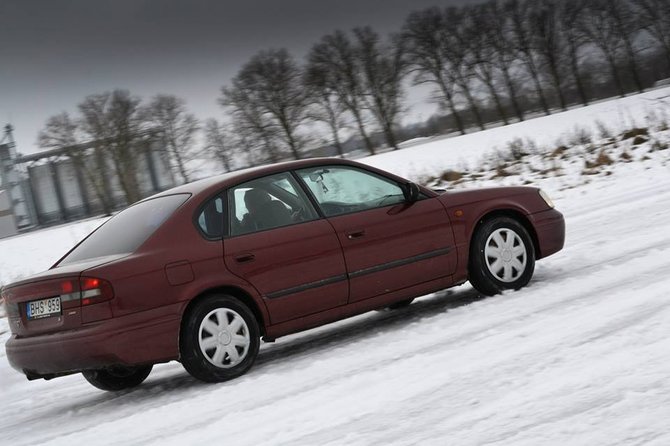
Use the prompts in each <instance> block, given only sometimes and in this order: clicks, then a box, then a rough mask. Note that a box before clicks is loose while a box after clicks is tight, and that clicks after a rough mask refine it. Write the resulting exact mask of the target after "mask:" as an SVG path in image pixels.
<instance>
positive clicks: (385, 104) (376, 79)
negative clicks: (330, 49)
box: [354, 27, 406, 150]
mask: <svg viewBox="0 0 670 446" xmlns="http://www.w3.org/2000/svg"><path fill="white" fill-rule="evenodd" d="M354 35H355V36H356V43H357V51H356V54H357V56H358V58H359V60H360V64H361V66H362V71H363V77H364V80H365V92H366V93H367V95H368V96H369V98H370V100H369V102H370V103H369V108H370V109H371V110H372V113H373V114H374V116H375V118H376V119H377V122H378V123H379V126H380V127H381V129H382V132H383V133H384V138H385V139H386V143H387V144H388V146H389V147H392V148H393V149H394V150H397V149H398V141H397V138H396V135H395V128H396V127H397V125H398V122H397V121H398V115H399V114H400V112H401V111H402V98H403V88H402V81H403V79H404V76H405V73H406V63H405V58H404V56H405V55H404V47H403V44H402V41H401V40H400V39H399V38H397V37H396V38H393V39H392V43H391V44H388V45H384V44H382V43H381V42H380V38H379V35H378V34H377V33H376V32H375V31H373V30H372V28H370V27H364V28H356V29H354Z"/></svg>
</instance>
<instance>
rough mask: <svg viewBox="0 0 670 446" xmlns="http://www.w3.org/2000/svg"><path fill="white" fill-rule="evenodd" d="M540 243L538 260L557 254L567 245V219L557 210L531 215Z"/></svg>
mask: <svg viewBox="0 0 670 446" xmlns="http://www.w3.org/2000/svg"><path fill="white" fill-rule="evenodd" d="M529 217H530V220H531V223H532V224H533V227H534V228H535V233H536V235H537V242H538V245H539V247H538V253H539V255H538V256H537V258H538V259H542V258H544V257H548V256H550V255H552V254H554V253H557V252H558V251H560V250H561V249H563V246H564V244H565V219H564V218H563V214H561V213H560V212H558V211H557V210H556V209H549V210H546V211H542V212H538V213H536V214H531V215H530V216H529Z"/></svg>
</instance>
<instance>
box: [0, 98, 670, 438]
mask: <svg viewBox="0 0 670 446" xmlns="http://www.w3.org/2000/svg"><path fill="white" fill-rule="evenodd" d="M669 94H670V90H669V89H665V90H656V91H653V92H650V93H647V94H645V95H639V96H635V97H630V98H626V99H623V100H616V101H610V102H604V103H600V104H596V105H593V106H591V107H588V108H584V109H577V110H574V111H570V112H568V113H563V114H557V115H554V116H551V117H547V118H539V119H535V120H533V121H528V122H525V123H520V124H514V125H511V126H508V127H504V128H497V129H492V130H488V131H486V132H482V133H475V134H472V135H466V136H463V137H458V138H451V139H447V140H442V141H434V142H427V143H425V144H422V145H417V146H414V147H412V148H408V149H405V150H402V151H398V152H389V153H385V154H382V155H378V156H376V157H372V158H368V159H365V160H363V161H364V162H368V163H370V164H374V165H377V166H380V167H382V168H387V169H389V170H392V171H394V172H397V173H399V174H405V175H409V176H412V177H422V176H426V175H438V174H439V173H440V172H441V170H444V169H446V168H454V167H457V165H458V164H459V163H464V162H475V161H476V159H475V160H474V161H471V160H470V158H468V157H469V156H470V155H468V154H469V153H471V154H472V156H475V157H480V158H483V157H484V156H485V155H486V154H487V153H491V151H493V150H495V148H496V147H498V148H502V147H504V145H505V144H506V142H508V141H511V140H512V139H513V138H515V137H523V138H527V137H532V138H534V139H535V140H537V141H538V144H539V145H546V147H547V150H549V149H550V148H552V147H553V146H555V145H556V144H555V143H556V141H557V140H559V139H560V138H561V135H564V134H565V133H566V132H570V131H571V130H572V129H573V128H574V127H575V125H580V126H592V125H595V121H596V120H601V121H604V122H607V123H608V125H609V126H611V128H612V129H617V128H618V129H620V130H623V129H625V128H629V127H631V126H632V124H631V123H632V122H635V121H637V122H636V125H643V124H644V119H645V115H646V114H648V113H649V112H650V110H652V109H653V108H654V107H661V106H662V100H663V98H664V97H665V96H667V95H669ZM626 120H628V122H625V121H626ZM634 156H636V157H639V158H640V159H639V160H635V162H630V163H622V164H617V165H615V166H613V167H612V168H611V172H610V173H609V174H607V175H605V174H602V175H594V176H592V177H589V178H588V182H586V181H581V182H578V181H575V180H574V177H575V175H565V176H564V177H563V176H562V177H552V178H547V179H546V180H545V179H541V178H537V179H535V180H534V183H535V184H539V185H541V186H542V187H543V188H545V189H547V190H548V191H549V192H550V195H552V196H553V198H554V199H555V201H556V206H557V208H558V209H559V210H561V211H562V212H563V213H564V215H565V217H566V222H567V241H566V246H565V249H564V250H563V251H561V252H560V253H558V254H557V255H555V256H552V257H550V258H548V259H544V260H541V261H540V262H539V263H538V265H537V268H536V273H535V277H534V279H533V280H532V281H531V283H530V286H529V287H528V288H525V289H523V290H521V291H518V292H510V293H506V294H504V295H502V296H497V297H494V298H487V299H481V298H478V297H477V295H476V293H475V292H474V291H473V290H472V289H471V288H470V287H469V286H468V285H464V286H461V287H458V288H454V289H452V290H449V291H445V292H441V293H437V294H435V295H430V296H426V297H424V298H422V299H419V300H417V301H416V302H415V303H414V304H412V305H411V306H410V307H408V308H407V309H404V310H400V311H394V312H391V311H380V312H373V313H368V314H366V315H362V316H359V317H356V318H352V319H349V320H346V321H342V322H339V323H337V324H332V325H329V326H326V327H321V328H319V329H316V330H312V331H309V332H306V333H302V334H298V335H293V336H289V337H286V338H281V339H279V340H278V341H277V343H276V344H265V345H263V347H262V349H261V354H260V356H259V359H258V362H257V364H256V366H255V367H254V368H253V369H252V370H251V371H250V373H248V374H247V375H245V376H244V377H242V378H240V379H237V380H235V381H232V382H228V383H223V384H219V385H206V384H202V383H199V382H197V381H195V380H194V379H192V378H190V377H189V376H188V375H187V374H186V372H185V371H184V370H183V369H182V368H181V366H180V365H179V364H176V363H173V364H166V365H161V366H157V367H156V368H155V369H154V372H153V373H152V375H151V376H150V377H149V379H148V380H147V381H146V383H145V384H143V385H142V386H141V387H140V388H138V389H137V390H135V391H132V392H125V393H120V394H109V393H105V392H102V391H98V390H96V389H95V388H93V387H91V386H90V385H89V384H88V383H86V382H85V381H84V379H83V378H81V377H80V376H69V377H65V378H59V379H56V380H53V381H36V382H28V381H26V380H25V379H24V378H23V376H22V375H20V374H18V373H17V372H15V371H13V370H11V369H10V367H9V365H8V364H7V362H6V360H5V358H4V350H3V351H0V408H1V409H0V410H1V416H0V444H7V445H12V446H20V445H28V444H49V445H72V444H91V445H98V444H110V445H111V444H114V445H116V444H123V445H124V446H126V445H128V446H129V445H148V444H154V445H172V444H174V445H185V444H213V443H215V442H216V443H218V444H249V445H276V444H300V445H328V444H332V445H343V444H346V445H388V444H402V445H404V444H418V443H421V444H428V445H433V444H435V445H444V444H454V445H459V446H460V445H482V444H499V445H544V444H548V445H549V444H550V445H554V444H555V445H562V444H570V445H639V444H650V445H659V446H666V445H669V444H670V421H669V420H670V167H668V166H669V165H670V164H668V160H669V159H670V150H665V151H663V152H655V153H654V154H650V157H651V159H649V160H646V161H644V160H642V156H641V155H638V154H634ZM464 160H467V161H464ZM575 168H576V167H575ZM572 173H573V174H574V172H572ZM509 181H512V180H511V179H510V178H504V179H501V180H500V182H503V183H505V182H509ZM494 182H495V181H493V180H487V181H484V182H483V183H485V184H487V185H488V184H491V183H494ZM99 223H100V221H99V220H98V221H95V220H93V221H87V222H82V223H77V224H74V225H69V226H62V227H58V228H54V229H49V230H43V231H40V232H35V233H32V234H27V235H23V236H20V237H15V238H11V239H5V240H1V241H0V274H2V275H1V276H0V282H5V283H6V282H7V281H9V280H13V279H15V278H17V277H21V276H23V275H26V274H29V273H32V272H35V271H37V270H40V269H43V268H46V267H47V266H48V265H49V264H50V263H52V262H53V261H54V260H56V259H57V258H58V257H60V255H61V254H62V253H63V252H64V251H65V250H66V249H67V247H68V245H70V244H72V243H73V242H75V241H76V240H77V239H78V238H80V237H81V236H82V235H84V234H85V233H86V232H87V231H88V230H90V229H91V228H92V227H94V226H95V225H96V224H99ZM3 331H5V332H6V321H5V320H4V319H0V332H3ZM6 337H7V334H6V333H5V334H2V335H0V340H2V341H3V342H4V339H6Z"/></svg>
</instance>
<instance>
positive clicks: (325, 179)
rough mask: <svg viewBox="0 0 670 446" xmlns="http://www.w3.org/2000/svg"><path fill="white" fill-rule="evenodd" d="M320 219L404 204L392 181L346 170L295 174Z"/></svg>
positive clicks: (311, 170) (315, 169)
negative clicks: (311, 198)
mask: <svg viewBox="0 0 670 446" xmlns="http://www.w3.org/2000/svg"><path fill="white" fill-rule="evenodd" d="M298 175H299V176H300V178H302V180H303V181H304V182H305V184H307V187H309V189H310V191H311V192H312V194H313V195H314V198H316V201H317V202H318V203H319V206H320V207H321V209H322V211H323V213H324V215H326V216H327V217H333V216H335V215H341V214H348V213H351V212H358V211H364V210H367V209H374V208H378V207H384V206H390V205H393V204H398V203H401V202H403V201H405V196H404V194H403V191H402V189H401V188H400V186H399V185H398V183H396V182H395V181H392V180H390V179H388V178H384V177H382V176H380V175H376V174H374V173H371V172H367V171H365V170H362V169H357V168H355V167H349V166H319V167H312V168H309V169H302V170H299V171H298Z"/></svg>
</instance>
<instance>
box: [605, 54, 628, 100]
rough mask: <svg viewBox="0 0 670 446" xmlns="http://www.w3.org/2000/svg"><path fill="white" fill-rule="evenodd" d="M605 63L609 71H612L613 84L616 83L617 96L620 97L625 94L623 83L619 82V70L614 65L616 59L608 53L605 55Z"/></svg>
mask: <svg viewBox="0 0 670 446" xmlns="http://www.w3.org/2000/svg"><path fill="white" fill-rule="evenodd" d="M607 63H608V64H609V66H610V71H611V72H612V79H613V80H614V84H615V85H616V88H617V92H618V93H619V96H621V97H622V98H623V97H624V96H626V93H625V92H624V90H623V84H622V83H621V78H620V77H619V71H618V70H617V66H616V60H615V58H614V56H613V55H610V54H608V55H607Z"/></svg>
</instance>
